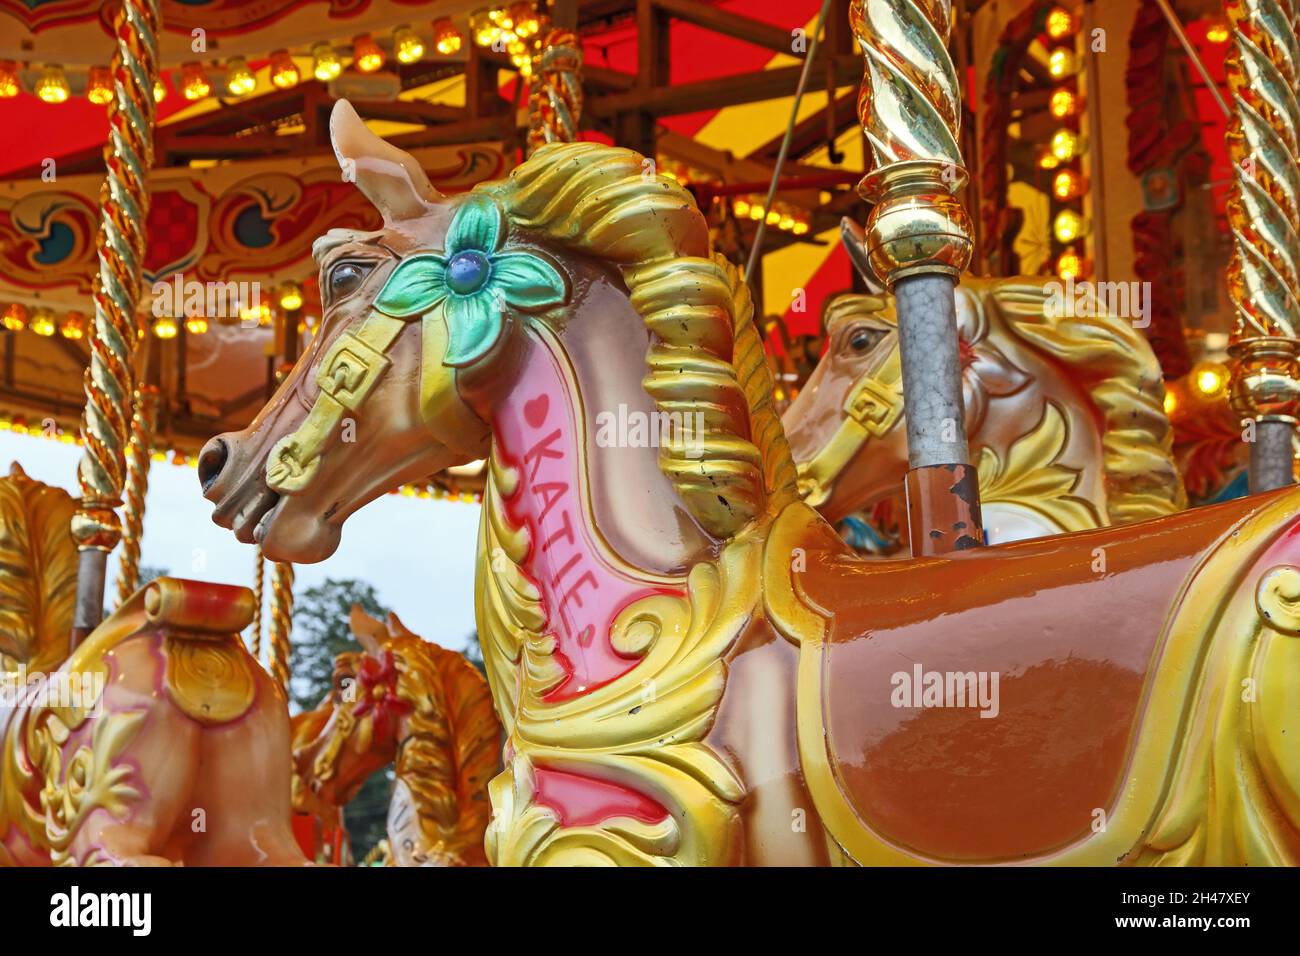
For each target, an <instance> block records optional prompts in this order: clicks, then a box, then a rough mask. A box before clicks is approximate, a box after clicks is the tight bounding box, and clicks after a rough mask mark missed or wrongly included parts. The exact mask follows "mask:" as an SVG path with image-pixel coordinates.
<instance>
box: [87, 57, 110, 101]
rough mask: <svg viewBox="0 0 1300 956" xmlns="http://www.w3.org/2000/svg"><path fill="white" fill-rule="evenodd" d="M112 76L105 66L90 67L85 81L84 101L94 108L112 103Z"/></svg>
mask: <svg viewBox="0 0 1300 956" xmlns="http://www.w3.org/2000/svg"><path fill="white" fill-rule="evenodd" d="M113 96H114V93H113V76H112V74H110V73H109V72H108V67H106V66H92V67H91V68H90V75H89V76H88V78H87V79H86V99H88V100H90V102H92V103H94V104H95V105H96V106H107V105H108V104H109V103H111V102H113Z"/></svg>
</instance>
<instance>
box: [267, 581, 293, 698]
mask: <svg viewBox="0 0 1300 956" xmlns="http://www.w3.org/2000/svg"><path fill="white" fill-rule="evenodd" d="M292 631H293V565H292V564H281V563H280V562H278V561H277V562H276V563H275V576H274V577H273V578H272V580H271V660H270V668H271V676H272V677H274V678H275V681H276V683H277V684H279V685H280V687H281V688H283V689H284V692H285V693H286V694H287V693H289V655H290V653H291V652H292V650H293V645H292V644H291V643H290V641H289V635H290V633H292Z"/></svg>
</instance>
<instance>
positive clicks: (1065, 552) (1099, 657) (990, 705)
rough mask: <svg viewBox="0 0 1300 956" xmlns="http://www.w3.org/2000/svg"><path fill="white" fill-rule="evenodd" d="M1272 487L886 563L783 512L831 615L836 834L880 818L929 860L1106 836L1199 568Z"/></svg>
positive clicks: (828, 723)
mask: <svg viewBox="0 0 1300 956" xmlns="http://www.w3.org/2000/svg"><path fill="white" fill-rule="evenodd" d="M1273 500H1274V496H1256V497H1253V498H1250V499H1246V500H1242V501H1235V502H1229V503H1227V504H1224V505H1219V506H1215V507H1209V508H1201V509H1197V510H1194V511H1187V512H1183V513H1181V514H1178V515H1175V516H1172V517H1169V518H1165V519H1161V520H1160V521H1156V522H1148V523H1144V524H1142V525H1134V526H1127V527H1118V528H1106V529H1100V530H1097V531H1093V532H1085V533H1082V534H1074V535H1068V536H1059V537H1051V538H1040V539H1036V540H1031V541H1024V542H1017V543H1014V544H1010V545H1003V546H999V547H990V548H983V549H978V550H975V551H968V552H963V553H960V554H956V555H952V556H946V557H943V558H927V559H918V560H900V561H875V562H865V561H861V560H858V559H856V558H854V557H852V556H851V555H848V554H847V553H846V552H845V550H844V549H843V548H841V547H839V545H838V540H837V539H832V538H831V537H830V536H829V534H828V533H827V534H820V532H817V531H815V530H814V529H813V528H812V526H811V525H809V524H808V523H807V520H806V519H802V520H803V522H804V524H803V528H802V531H801V532H797V531H795V530H794V527H795V525H796V524H797V523H798V521H799V520H801V519H796V518H794V517H793V516H791V517H790V518H787V516H786V515H783V516H782V518H781V519H780V520H779V521H778V523H777V526H776V527H775V528H774V530H773V537H772V544H771V545H770V547H772V546H775V548H776V549H787V548H788V546H789V545H790V544H791V542H793V541H795V540H796V539H798V538H800V535H802V537H801V540H803V541H804V542H805V545H804V546H805V547H806V548H807V552H808V553H807V557H806V569H805V570H802V571H801V570H799V569H798V568H796V569H795V571H794V572H792V573H790V575H789V577H790V579H791V581H792V582H793V586H794V589H795V591H796V593H797V594H798V595H799V598H800V599H801V601H802V603H803V604H804V605H805V606H806V607H811V608H813V609H815V610H816V611H817V613H818V614H819V615H821V616H823V617H824V619H825V621H826V625H825V627H824V628H823V630H822V636H821V637H820V638H818V639H816V640H815V641H808V640H802V649H801V655H800V677H799V737H800V753H801V760H802V762H803V765H804V772H805V775H806V776H807V777H808V780H809V784H810V787H811V789H812V791H813V793H814V797H815V799H816V802H817V809H818V811H819V813H820V814H821V816H822V818H823V821H824V822H826V823H827V826H828V829H829V830H830V831H831V833H832V835H833V836H836V837H837V839H840V842H841V844H842V845H845V844H846V841H845V840H844V839H843V838H842V837H843V836H844V835H845V834H846V833H850V834H851V833H852V832H855V828H865V829H866V830H869V831H870V833H871V840H872V841H880V842H881V843H883V844H888V845H890V846H892V847H893V848H896V849H897V850H899V851H901V854H902V856H903V857H906V858H911V859H918V858H919V859H930V860H933V861H949V862H1000V861H1006V862H1013V861H1015V860H1018V859H1026V858H1031V857H1040V856H1044V855H1050V854H1052V853H1053V852H1054V851H1057V850H1060V849H1061V848H1063V847H1067V846H1069V845H1071V844H1075V843H1077V842H1078V841H1080V840H1082V839H1086V838H1087V837H1089V836H1090V835H1091V834H1095V833H1097V832H1099V831H1098V830H1097V828H1098V827H1104V826H1105V825H1106V820H1107V817H1108V815H1109V814H1110V813H1111V812H1112V808H1113V807H1115V805H1116V803H1117V801H1118V800H1119V799H1120V798H1121V797H1122V795H1123V794H1122V790H1123V787H1124V782H1125V779H1126V776H1127V775H1128V768H1129V763H1130V759H1131V756H1132V752H1133V748H1134V740H1135V737H1136V734H1137V731H1138V728H1139V725H1140V723H1141V719H1142V714H1143V711H1144V708H1146V706H1147V705H1148V703H1149V702H1148V700H1147V697H1148V696H1149V694H1150V693H1151V690H1150V688H1151V675H1152V673H1153V672H1154V670H1155V665H1156V663H1157V662H1158V661H1159V660H1160V654H1161V648H1162V645H1163V643H1164V639H1165V636H1166V633H1167V631H1168V628H1169V624H1170V619H1171V618H1172V616H1173V614H1174V612H1175V611H1176V610H1177V609H1178V608H1179V606H1180V603H1181V602H1182V597H1183V595H1184V592H1185V591H1186V589H1187V587H1188V584H1189V582H1190V581H1191V580H1192V579H1193V578H1194V577H1195V576H1196V574H1197V570H1198V568H1199V567H1200V565H1201V564H1202V562H1203V561H1204V560H1205V558H1206V556H1207V555H1209V554H1211V553H1212V552H1214V551H1215V550H1216V546H1217V545H1218V544H1220V543H1221V542H1223V541H1225V540H1227V539H1228V538H1229V537H1230V536H1232V535H1233V533H1234V529H1236V528H1238V527H1240V526H1241V524H1242V522H1243V521H1245V520H1247V519H1248V518H1250V517H1251V516H1252V515H1256V514H1257V513H1258V512H1259V511H1260V510H1262V508H1263V507H1264V506H1265V505H1266V504H1267V503H1270V502H1272V501H1273ZM783 524H784V528H783V527H782V525H783ZM810 535H819V537H818V539H817V543H818V545H823V544H824V547H820V549H819V548H813V547H807V542H808V540H809V538H810ZM787 553H788V551H787ZM1241 557H1242V559H1243V563H1244V564H1249V560H1248V555H1244V554H1243V555H1241ZM771 567H772V565H769V568H771ZM1243 570H1244V569H1243ZM772 583H773V581H772V579H771V578H770V577H769V579H768V585H769V587H771V585H772ZM803 630H805V632H806V630H807V629H806V628H805V629H803ZM837 828H838V829H839V830H840V833H837V832H836V831H837ZM873 845H875V844H874V842H873Z"/></svg>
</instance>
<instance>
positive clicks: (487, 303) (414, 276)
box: [375, 197, 569, 368]
mask: <svg viewBox="0 0 1300 956" xmlns="http://www.w3.org/2000/svg"><path fill="white" fill-rule="evenodd" d="M504 218H505V217H504V216H503V215H502V213H501V209H500V208H499V207H498V206H497V205H496V203H494V202H492V201H491V200H488V199H484V198H482V197H473V198H471V199H469V200H468V201H467V202H465V203H464V204H462V205H461V207H460V208H459V209H458V210H456V215H455V216H453V217H452V220H451V228H449V229H448V230H447V248H446V251H445V253H444V254H443V255H437V254H435V253H418V254H416V255H413V256H407V257H406V258H405V259H403V260H402V261H401V262H400V263H399V264H398V266H397V268H396V269H394V270H393V274H392V275H391V276H389V277H388V281H387V282H385V283H384V287H383V288H382V289H380V290H379V295H378V296H376V297H375V308H376V309H378V310H379V311H380V312H382V313H384V314H385V315H391V316H393V317H394V318H398V319H402V318H407V317H408V316H413V315H424V314H425V313H427V312H429V311H430V310H431V309H432V308H433V307H434V306H436V305H438V304H439V303H442V306H443V309H444V314H445V315H446V317H447V333H448V342H447V355H446V357H445V358H444V359H443V362H444V363H445V364H447V365H450V366H452V367H453V368H464V367H465V366H467V365H472V364H473V363H474V362H476V361H478V360H479V359H480V358H482V357H483V356H484V355H485V354H487V352H488V350H489V349H491V348H492V346H493V345H495V344H496V341H497V339H499V338H500V337H501V332H502V330H503V329H504V328H505V315H504V313H505V311H506V310H507V309H520V310H524V311H535V310H537V309H545V308H548V307H550V306H554V305H559V304H560V303H562V302H563V301H564V300H565V299H566V298H568V294H569V289H568V285H567V283H566V282H565V280H564V278H563V277H562V276H561V275H560V273H559V272H558V271H557V270H556V268H555V267H554V266H553V265H551V264H550V263H549V262H546V261H545V260H544V259H542V258H541V257H540V256H536V255H533V254H532V253H528V252H502V251H501V243H502V242H503V240H504V239H505V222H504Z"/></svg>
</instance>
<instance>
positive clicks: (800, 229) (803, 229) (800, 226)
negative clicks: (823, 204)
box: [794, 221, 811, 236]
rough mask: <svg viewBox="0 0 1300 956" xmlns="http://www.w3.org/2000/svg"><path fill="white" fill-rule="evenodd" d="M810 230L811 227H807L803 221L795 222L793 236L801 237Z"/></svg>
mask: <svg viewBox="0 0 1300 956" xmlns="http://www.w3.org/2000/svg"><path fill="white" fill-rule="evenodd" d="M810 228H811V227H810V226H809V225H808V223H806V222H803V221H799V222H796V223H795V224H794V234H795V235H796V236H802V235H805V234H806V233H807V232H808V230H809V229H810Z"/></svg>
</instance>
